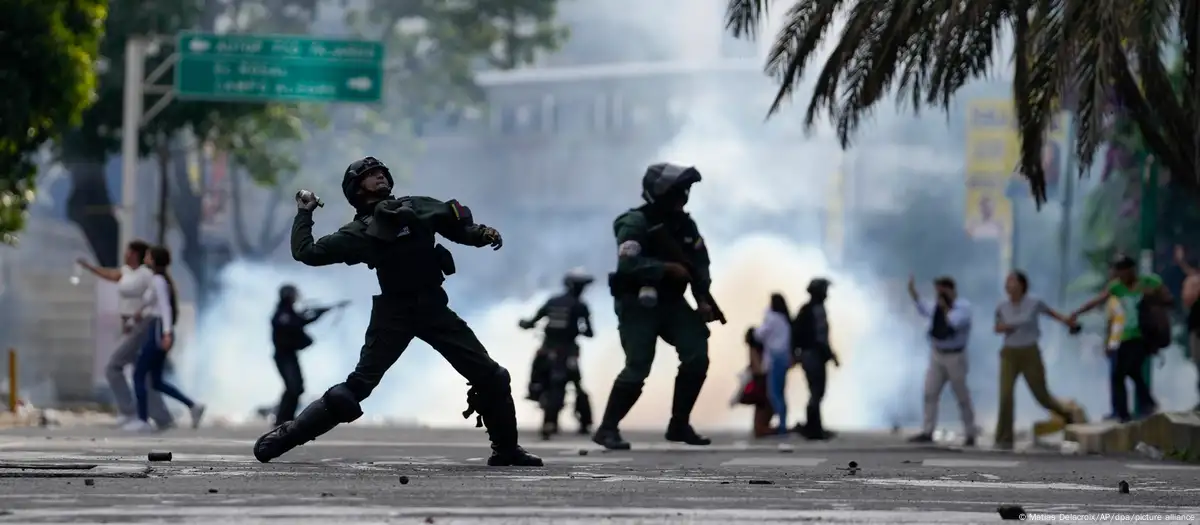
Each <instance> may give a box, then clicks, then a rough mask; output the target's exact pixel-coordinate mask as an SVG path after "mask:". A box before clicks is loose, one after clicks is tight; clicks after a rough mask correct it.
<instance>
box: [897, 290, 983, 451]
mask: <svg viewBox="0 0 1200 525" xmlns="http://www.w3.org/2000/svg"><path fill="white" fill-rule="evenodd" d="M933 283H934V288H935V289H936V290H937V297H936V298H935V299H933V300H929V301H922V300H921V298H920V296H918V295H917V285H916V281H915V280H914V279H913V278H911V277H910V278H909V280H908V295H909V296H910V297H912V300H913V302H914V303H916V305H917V311H918V312H920V314H921V315H922V316H923V317H928V318H929V319H930V327H929V332H928V333H929V343H930V346H931V356H930V361H929V369H928V370H927V371H926V372H925V422H924V425H922V428H921V433H920V434H917V435H916V436H914V437H913V438H912V439H910V440H909V441H912V442H914V443H931V442H933V431H934V429H935V427H936V426H937V415H938V401H939V400H940V399H939V398H941V397H942V388H944V387H945V386H946V383H947V382H948V383H950V389H951V390H952V391H953V392H954V397H955V398H956V399H957V400H958V410H959V413H960V414H961V415H962V421H963V428H964V432H965V433H966V442H965V443H964V445H966V446H968V447H972V446H975V436H976V433H977V432H978V427H976V426H975V409H974V407H973V406H972V405H971V392H970V390H969V389H968V388H967V354H966V350H967V341H968V340H969V339H970V338H971V305H970V303H968V302H967V301H966V300H965V299H962V298H960V297H958V291H957V287H956V286H955V284H954V280H953V279H951V278H949V277H939V278H938V279H937V280H935V281H934V282H933Z"/></svg>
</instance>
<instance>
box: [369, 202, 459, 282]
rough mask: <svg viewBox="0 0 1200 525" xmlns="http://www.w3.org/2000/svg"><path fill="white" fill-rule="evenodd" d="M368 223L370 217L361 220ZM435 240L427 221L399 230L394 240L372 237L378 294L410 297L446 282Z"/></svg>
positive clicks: (371, 264) (372, 264) (372, 261)
mask: <svg viewBox="0 0 1200 525" xmlns="http://www.w3.org/2000/svg"><path fill="white" fill-rule="evenodd" d="M362 220H363V221H364V222H368V223H369V222H370V221H371V220H372V218H370V217H366V218H364V219H362ZM436 241H437V239H435V237H434V232H433V227H432V225H430V224H428V222H427V221H420V222H419V223H416V224H413V225H410V226H405V227H403V228H401V229H400V230H399V232H398V234H397V236H396V238H395V239H393V240H390V241H389V240H383V239H376V238H371V242H372V243H374V248H375V249H374V252H375V253H374V257H372V258H371V259H372V260H371V263H370V266H372V267H373V268H374V269H375V275H376V277H378V278H379V291H380V293H381V294H383V295H385V296H388V295H411V294H414V293H419V292H421V291H424V290H430V289H434V288H439V287H441V285H442V283H443V282H444V281H445V280H446V278H445V276H444V275H442V269H441V266H440V264H439V254H438V251H437V250H436V249H435V246H436V245H437V242H436Z"/></svg>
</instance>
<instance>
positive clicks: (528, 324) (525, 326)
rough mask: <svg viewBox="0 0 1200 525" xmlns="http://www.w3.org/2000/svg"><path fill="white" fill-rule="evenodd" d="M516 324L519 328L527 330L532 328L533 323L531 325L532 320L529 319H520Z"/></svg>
mask: <svg viewBox="0 0 1200 525" xmlns="http://www.w3.org/2000/svg"><path fill="white" fill-rule="evenodd" d="M517 326H520V327H521V328H523V329H525V330H528V329H530V328H533V326H534V325H533V322H532V321H530V320H529V319H521V322H519V323H517Z"/></svg>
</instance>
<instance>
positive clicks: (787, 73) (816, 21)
mask: <svg viewBox="0 0 1200 525" xmlns="http://www.w3.org/2000/svg"><path fill="white" fill-rule="evenodd" d="M843 1H844V0H800V1H799V2H797V3H796V5H794V6H792V8H791V9H789V10H788V11H787V13H786V14H785V15H784V16H785V23H784V25H783V27H782V28H781V29H780V30H779V35H778V36H777V37H776V41H775V44H774V45H773V46H772V47H771V50H770V52H769V53H768V54H767V64H766V71H767V74H768V75H771V76H772V77H774V78H775V79H776V80H778V81H779V92H778V94H777V95H776V96H775V101H774V102H772V103H771V108H770V109H769V110H768V112H767V114H768V116H769V115H773V114H775V113H776V112H778V111H779V109H780V108H781V107H782V105H783V101H784V100H786V99H787V98H789V97H790V96H791V94H792V90H793V89H794V88H795V87H796V84H797V83H798V82H799V81H800V78H801V75H802V73H803V71H804V67H805V66H806V65H807V64H808V61H809V60H810V59H812V56H813V55H814V54H815V53H816V51H817V46H818V45H819V44H820V43H821V40H822V38H823V37H824V36H825V33H826V32H827V31H828V30H829V29H830V27H831V26H832V25H833V18H834V15H836V14H837V13H838V12H839V11H840V10H841V4H842V3H843ZM838 47H839V49H840V48H841V47H842V46H840V45H839V46H838ZM840 55H841V53H839V52H838V50H835V51H834V55H833V56H831V57H830V58H829V59H828V61H829V62H837V60H836V57H838V56H840ZM836 84H837V83H836V82H833V85H835V86H836Z"/></svg>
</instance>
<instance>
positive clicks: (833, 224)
mask: <svg viewBox="0 0 1200 525" xmlns="http://www.w3.org/2000/svg"><path fill="white" fill-rule="evenodd" d="M843 158H844V157H843ZM826 194H827V195H826V197H825V256H826V257H828V258H829V262H831V263H833V264H840V263H841V261H842V251H843V250H844V243H845V224H844V221H843V217H844V216H845V211H844V209H843V196H844V194H845V174H844V170H843V166H842V161H839V162H838V168H837V171H835V172H833V174H832V175H831V176H830V178H829V186H828V188H827V191H826Z"/></svg>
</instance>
